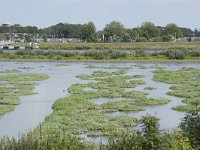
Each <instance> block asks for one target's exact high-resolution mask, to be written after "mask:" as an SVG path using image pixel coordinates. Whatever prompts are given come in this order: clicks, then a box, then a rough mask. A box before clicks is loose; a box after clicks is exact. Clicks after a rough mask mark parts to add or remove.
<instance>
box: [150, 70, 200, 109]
mask: <svg viewBox="0 0 200 150" xmlns="http://www.w3.org/2000/svg"><path fill="white" fill-rule="evenodd" d="M153 79H154V80H155V81H158V82H164V83H168V84H172V85H173V86H172V87H171V91H170V92H169V93H168V94H169V95H173V96H177V97H180V98H183V102H184V105H181V106H176V107H174V108H173V109H174V110H178V111H186V112H190V111H195V110H197V111H200V69H194V68H183V69H181V70H177V71H171V70H157V71H155V74H154V78H153Z"/></svg>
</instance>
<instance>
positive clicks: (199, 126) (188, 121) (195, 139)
mask: <svg viewBox="0 0 200 150" xmlns="http://www.w3.org/2000/svg"><path fill="white" fill-rule="evenodd" d="M180 128H181V130H182V131H183V132H184V133H185V135H186V136H187V137H188V138H189V140H190V142H191V144H192V146H193V147H194V148H197V149H199V148H200V113H199V112H198V111H195V112H192V113H188V114H186V116H185V117H184V118H183V120H182V122H181V124H180Z"/></svg>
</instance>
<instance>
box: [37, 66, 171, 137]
mask: <svg viewBox="0 0 200 150" xmlns="http://www.w3.org/2000/svg"><path fill="white" fill-rule="evenodd" d="M116 72H120V73H119V74H120V75H117V74H116ZM116 72H114V73H113V74H114V75H112V73H109V72H106V71H102V70H99V71H95V72H93V73H92V74H90V75H79V76H77V77H79V78H81V79H84V80H91V79H93V80H94V81H96V82H90V83H86V84H80V83H77V84H73V85H72V86H71V87H70V88H69V89H68V91H69V93H70V96H69V97H67V98H62V99H59V100H57V101H56V102H55V103H54V105H53V107H52V108H53V110H54V111H53V113H52V114H51V115H50V116H48V117H46V120H45V122H44V123H43V124H42V127H43V128H44V129H45V130H46V131H47V132H48V133H50V134H64V135H72V136H77V137H78V136H79V135H82V134H85V135H86V136H111V135H113V136H119V135H120V134H122V133H129V132H133V131H132V129H131V127H133V126H135V125H137V123H138V122H137V119H136V118H134V117H129V116H112V115H109V112H118V111H133V112H134V111H141V110H143V107H145V106H148V105H161V104H166V103H168V102H169V100H166V99H148V98H147V97H146V96H147V93H144V92H140V91H131V92H126V91H125V90H124V88H133V87H136V86H138V85H141V84H144V83H145V82H144V81H142V80H138V79H137V80H136V78H141V77H142V76H140V75H125V73H126V72H124V71H122V72H121V68H120V69H118V70H117V71H116ZM85 88H91V89H95V90H94V91H93V90H91V91H86V90H84V89H85ZM98 98H122V101H118V102H107V103H103V104H95V103H93V101H92V100H94V99H98ZM123 99H124V100H123ZM36 131H37V130H36ZM88 134H89V135H88Z"/></svg>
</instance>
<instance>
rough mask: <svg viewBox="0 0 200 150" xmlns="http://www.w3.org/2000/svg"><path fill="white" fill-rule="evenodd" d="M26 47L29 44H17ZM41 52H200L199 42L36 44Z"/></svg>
mask: <svg viewBox="0 0 200 150" xmlns="http://www.w3.org/2000/svg"><path fill="white" fill-rule="evenodd" d="M16 45H17V46H28V45H29V43H17V44H16ZM38 47H39V48H40V49H42V50H46V49H48V50H58V49H59V50H91V49H94V50H110V49H112V50H174V49H175V50H177V49H179V50H185V49H189V50H200V42H175V43H173V42H138V43H137V42H136V43H47V42H41V43H38Z"/></svg>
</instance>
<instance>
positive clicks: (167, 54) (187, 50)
mask: <svg viewBox="0 0 200 150" xmlns="http://www.w3.org/2000/svg"><path fill="white" fill-rule="evenodd" d="M17 45H22V46H25V45H27V43H18V44H17ZM39 47H40V50H38V51H36V52H32V51H30V50H19V51H18V52H17V53H3V52H0V59H1V60H35V61H37V60H44V61H47V60H63V61H167V60H186V61H199V58H200V43H199V42H191V43H190V42H187V43H171V42H170V43H165V42H164V43H162V42H160V43H154V42H152V43H150V42H149V43H148V42H147V43H39ZM133 49H134V50H137V52H135V53H127V52H123V51H117V50H133ZM43 50H49V51H43ZM57 50H61V51H57ZM65 50H89V51H85V52H81V53H80V52H78V51H71V52H70V51H65ZM97 50H99V51H97ZM144 50H166V51H163V52H154V53H148V52H145V51H144Z"/></svg>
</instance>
